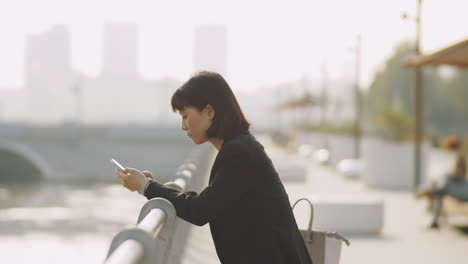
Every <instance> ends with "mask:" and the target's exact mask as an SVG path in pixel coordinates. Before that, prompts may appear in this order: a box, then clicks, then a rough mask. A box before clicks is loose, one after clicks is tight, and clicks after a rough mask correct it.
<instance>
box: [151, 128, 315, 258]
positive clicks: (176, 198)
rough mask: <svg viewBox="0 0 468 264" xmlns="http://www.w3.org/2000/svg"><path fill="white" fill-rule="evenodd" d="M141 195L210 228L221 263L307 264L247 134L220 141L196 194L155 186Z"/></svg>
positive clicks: (278, 186)
mask: <svg viewBox="0 0 468 264" xmlns="http://www.w3.org/2000/svg"><path fill="white" fill-rule="evenodd" d="M145 196H146V197H147V198H148V199H151V198H154V197H162V198H165V199H167V200H169V201H170V202H171V203H172V204H173V205H174V207H175V208H176V212H177V216H178V217H180V218H182V219H184V220H186V221H188V222H190V223H192V224H195V225H198V226H202V225H205V224H206V223H209V224H210V229H211V235H212V237H213V241H214V244H215V247H216V252H217V254H218V257H219V259H220V261H221V263H223V264H226V263H236V264H245V263H256V264H257V263H265V264H267V263H268V264H275V263H278V264H279V263H287V264H296V263H297V264H306V263H307V264H310V263H312V261H311V259H310V256H309V253H308V251H307V248H306V246H305V243H304V240H303V239H302V237H301V234H300V233H299V229H298V227H297V224H296V221H295V219H294V215H293V213H292V210H291V204H290V202H289V199H288V195H287V193H286V191H285V189H284V186H283V184H282V183H281V180H280V178H279V177H278V174H277V172H276V170H275V168H274V166H273V164H272V162H271V160H270V158H269V157H268V156H267V154H266V153H265V151H264V148H263V146H262V145H261V144H260V143H259V142H258V141H257V140H256V139H255V138H254V137H253V136H252V135H251V134H250V132H248V131H247V130H245V131H244V132H242V133H241V134H240V135H238V136H236V137H234V138H232V139H230V140H226V141H225V142H224V144H223V146H222V147H221V149H220V151H219V153H218V155H217V156H216V160H215V162H214V164H213V167H212V169H211V174H210V180H209V185H208V187H206V188H205V189H204V190H203V191H202V192H201V193H200V194H197V193H195V192H179V191H177V190H174V189H171V188H168V187H165V186H164V185H162V184H159V183H157V182H154V183H151V184H150V185H149V187H148V189H147V190H146V193H145Z"/></svg>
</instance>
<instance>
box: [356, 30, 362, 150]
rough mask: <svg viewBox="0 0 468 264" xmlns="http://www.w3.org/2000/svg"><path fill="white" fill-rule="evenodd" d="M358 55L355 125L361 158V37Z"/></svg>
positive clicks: (357, 148) (359, 37)
mask: <svg viewBox="0 0 468 264" xmlns="http://www.w3.org/2000/svg"><path fill="white" fill-rule="evenodd" d="M354 52H355V53H356V65H355V67H356V69H355V71H356V72H355V74H356V77H355V84H354V104H355V105H354V107H355V114H356V116H355V123H354V158H355V159H360V158H361V138H362V133H361V132H362V129H361V120H362V100H361V90H360V87H359V74H360V67H361V36H360V35H358V36H357V42H356V48H355V50H354Z"/></svg>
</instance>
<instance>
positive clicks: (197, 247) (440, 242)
mask: <svg viewBox="0 0 468 264" xmlns="http://www.w3.org/2000/svg"><path fill="white" fill-rule="evenodd" d="M257 139H258V140H259V141H260V142H262V144H263V145H264V146H265V149H266V151H267V153H268V154H269V156H270V158H271V159H272V160H273V163H276V162H277V161H279V160H284V159H294V160H295V161H297V162H302V163H303V164H305V165H306V166H307V168H308V174H307V180H306V182H304V183H290V182H284V185H285V187H286V190H287V192H288V194H289V198H290V201H291V202H293V201H295V200H296V199H298V198H300V197H303V196H308V195H313V194H327V195H330V194H337V195H342V194H356V195H359V194H373V195H376V196H379V197H382V198H383V200H384V204H385V205H384V208H385V209H384V228H383V231H382V232H381V234H380V235H367V236H356V235H355V236H349V237H348V238H349V239H350V241H351V246H350V247H346V246H345V245H343V249H342V256H341V264H371V263H372V264H375V263H379V264H386V263H392V264H394V263H399V264H415V263H424V264H432V263H437V264H440V263H448V264H466V263H468V236H466V235H463V234H462V233H460V232H459V231H457V230H455V229H453V228H450V227H449V226H447V225H444V223H442V228H441V229H440V230H439V231H434V230H430V229H428V228H427V226H428V224H429V222H430V220H431V216H430V214H429V213H428V212H427V211H426V210H425V207H426V204H425V202H424V201H420V200H415V199H414V198H413V194H412V193H411V192H407V191H388V190H378V189H370V188H367V187H366V186H365V185H364V184H363V183H362V182H360V181H359V180H349V179H346V178H345V177H343V176H341V175H339V174H338V173H337V172H335V171H334V170H332V169H330V168H326V167H322V166H319V165H317V164H314V163H313V162H311V161H310V160H306V159H304V158H302V157H300V156H299V155H297V154H295V153H288V152H286V151H285V150H283V149H279V148H277V147H276V146H275V145H274V144H272V143H271V141H270V140H269V138H268V137H261V136H257ZM296 209H297V210H295V215H296V219H297V221H298V224H299V226H300V227H301V228H302V227H304V228H305V226H306V223H307V220H308V211H307V208H306V207H305V206H298V208H296ZM343 221H346V219H343ZM188 245H189V246H188V248H187V250H186V253H185V256H184V261H183V263H186V264H194V263H204V264H210V263H218V260H217V258H216V253H215V251H214V248H213V242H212V241H211V236H210V233H209V228H208V226H205V227H201V228H200V227H195V226H194V227H193V229H192V234H191V236H190V238H189V243H188Z"/></svg>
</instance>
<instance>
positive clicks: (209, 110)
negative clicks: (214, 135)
mask: <svg viewBox="0 0 468 264" xmlns="http://www.w3.org/2000/svg"><path fill="white" fill-rule="evenodd" d="M205 110H206V111H207V113H208V117H209V118H211V119H213V118H214V116H215V110H214V108H213V107H212V106H211V105H210V104H207V105H206V106H205Z"/></svg>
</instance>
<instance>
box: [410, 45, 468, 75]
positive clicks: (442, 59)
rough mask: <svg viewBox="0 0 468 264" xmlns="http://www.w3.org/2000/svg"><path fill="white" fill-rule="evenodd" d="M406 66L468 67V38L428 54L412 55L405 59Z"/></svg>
mask: <svg viewBox="0 0 468 264" xmlns="http://www.w3.org/2000/svg"><path fill="white" fill-rule="evenodd" d="M406 65H407V66H412V67H420V66H440V65H452V66H456V67H461V68H468V39H466V40H464V41H461V42H458V43H456V44H453V45H451V46H448V47H446V48H443V49H441V50H438V51H436V52H434V53H431V54H428V55H420V56H414V57H412V58H410V59H409V60H407V61H406Z"/></svg>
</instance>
